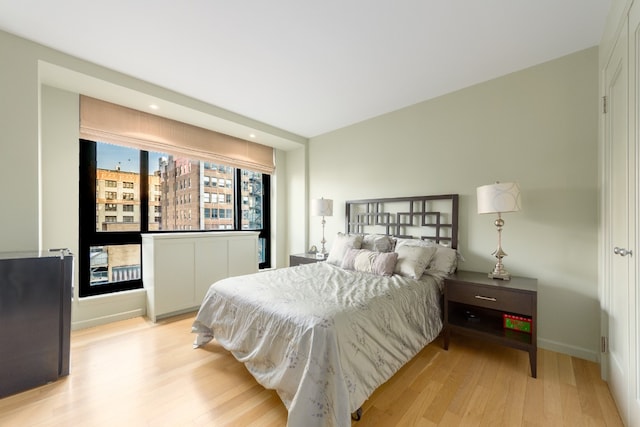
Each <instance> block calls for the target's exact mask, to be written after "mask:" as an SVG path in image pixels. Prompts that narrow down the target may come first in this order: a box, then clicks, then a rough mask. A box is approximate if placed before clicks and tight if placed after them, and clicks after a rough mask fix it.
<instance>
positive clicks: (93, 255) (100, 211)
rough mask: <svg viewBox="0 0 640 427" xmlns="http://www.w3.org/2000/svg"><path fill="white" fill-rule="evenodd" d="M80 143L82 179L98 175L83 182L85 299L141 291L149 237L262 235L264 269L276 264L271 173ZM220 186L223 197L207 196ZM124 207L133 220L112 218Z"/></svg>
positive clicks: (82, 290)
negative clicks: (225, 232) (143, 252)
mask: <svg viewBox="0 0 640 427" xmlns="http://www.w3.org/2000/svg"><path fill="white" fill-rule="evenodd" d="M80 146H81V150H80V153H81V154H80V164H81V168H83V176H89V177H91V178H90V179H89V180H87V181H84V180H83V181H82V182H81V183H80V185H81V189H80V195H81V200H80V205H81V208H80V251H81V254H80V257H79V258H80V276H81V277H80V296H81V297H84V296H90V295H97V294H102V293H110V292H117V291H122V290H128V289H136V288H141V287H142V279H141V275H140V271H141V268H142V267H141V233H144V232H174V231H182V230H185V231H188V230H193V231H204V230H255V231H258V232H259V233H260V234H259V239H258V242H259V254H258V258H259V262H260V265H259V267H260V268H268V267H270V265H269V258H270V257H269V252H270V250H269V247H270V246H269V236H270V232H269V228H270V221H269V216H268V215H265V212H266V213H267V214H268V212H269V203H270V197H269V191H270V190H269V188H270V176H269V175H267V174H263V173H260V172H253V171H248V170H241V169H235V168H233V167H230V166H227V165H219V164H215V163H212V162H204V161H201V160H197V159H188V158H185V157H180V156H175V155H170V154H166V153H155V152H147V151H141V150H138V149H135V148H130V147H123V146H118V145H113V144H107V143H102V142H94V141H88V140H81V141H80ZM92 165H94V166H92ZM141 177H146V178H145V179H141ZM114 183H115V185H114ZM194 183H195V184H196V185H192V184H194ZM207 183H209V184H210V185H207ZM83 186H84V187H83ZM118 187H119V188H123V189H126V191H122V192H121V193H120V198H118V192H117V191H107V190H105V189H106V188H118ZM205 188H206V189H205ZM213 188H215V189H216V191H217V192H218V193H217V195H216V193H208V192H207V191H211V190H210V189H213ZM83 195H85V196H87V197H83ZM88 195H91V196H90V197H88ZM118 205H122V208H118ZM118 209H120V210H119V212H126V213H127V215H122V216H119V215H107V214H106V213H107V212H117V211H118Z"/></svg>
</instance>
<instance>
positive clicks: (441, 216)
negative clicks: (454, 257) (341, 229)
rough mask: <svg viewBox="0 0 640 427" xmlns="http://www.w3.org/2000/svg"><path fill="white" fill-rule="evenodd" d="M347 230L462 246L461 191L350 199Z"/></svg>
mask: <svg viewBox="0 0 640 427" xmlns="http://www.w3.org/2000/svg"><path fill="white" fill-rule="evenodd" d="M345 213H346V221H345V224H346V230H345V231H346V233H352V234H387V235H390V236H395V237H404V238H408V237H412V238H417V239H423V240H430V241H433V242H435V243H440V244H443V245H446V246H450V247H452V248H454V249H457V247H458V195H457V194H444V195H439V196H417V197H394V198H387V199H364V200H348V201H347V202H346V211H345Z"/></svg>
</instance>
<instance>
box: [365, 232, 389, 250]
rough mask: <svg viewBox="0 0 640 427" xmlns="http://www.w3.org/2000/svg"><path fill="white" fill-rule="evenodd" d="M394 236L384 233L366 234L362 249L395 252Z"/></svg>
mask: <svg viewBox="0 0 640 427" xmlns="http://www.w3.org/2000/svg"><path fill="white" fill-rule="evenodd" d="M393 244H394V241H393V238H392V237H390V236H386V235H384V234H365V235H364V237H363V238H362V249H368V250H370V251H375V252H393V246H394V245H393Z"/></svg>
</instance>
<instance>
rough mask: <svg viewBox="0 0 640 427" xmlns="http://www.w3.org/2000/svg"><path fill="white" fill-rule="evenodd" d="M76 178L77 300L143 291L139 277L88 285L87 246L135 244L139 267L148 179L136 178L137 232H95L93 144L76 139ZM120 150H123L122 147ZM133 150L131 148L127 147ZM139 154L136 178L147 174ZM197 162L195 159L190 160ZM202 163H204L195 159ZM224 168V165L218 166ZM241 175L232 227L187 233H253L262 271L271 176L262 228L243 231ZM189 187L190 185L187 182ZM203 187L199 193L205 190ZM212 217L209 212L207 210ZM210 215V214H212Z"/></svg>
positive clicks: (267, 250) (267, 254)
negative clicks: (78, 216)
mask: <svg viewBox="0 0 640 427" xmlns="http://www.w3.org/2000/svg"><path fill="white" fill-rule="evenodd" d="M79 145H80V171H79V172H80V176H81V177H85V179H81V180H80V183H79V198H80V200H79V208H80V209H79V214H80V221H79V250H80V254H79V256H78V260H79V276H80V280H79V282H80V283H79V295H80V297H81V298H84V297H90V296H95V295H103V294H109V293H115V292H122V291H127V290H133V289H141V288H143V282H142V278H140V279H133V280H128V281H124V282H108V283H105V284H97V285H95V284H94V285H91V283H90V282H91V259H90V253H91V247H95V246H118V245H139V246H140V258H141V259H140V266H141V269H142V271H144V265H143V264H142V234H143V233H148V232H149V222H150V220H149V180H148V179H142V178H141V179H140V186H139V187H140V188H139V191H140V194H139V200H140V231H97V230H96V196H97V194H96V193H97V192H96V188H97V187H96V184H97V142H96V141H92V140H88V139H82V138H81V139H80V140H79ZM123 147H126V146H124V145H123ZM129 148H134V147H129ZM138 150H139V153H140V177H146V176H148V175H149V162H148V159H149V152H148V151H145V150H141V149H138ZM194 160H197V159H194ZM199 161H201V162H205V161H204V160H199ZM221 166H225V167H226V165H221ZM242 172H243V169H240V168H234V187H235V188H234V192H233V194H234V199H235V200H232V205H233V206H234V208H233V211H234V213H235V215H233V220H234V221H233V228H232V229H220V230H191V232H194V233H195V232H210V233H225V232H228V231H256V232H258V241H259V246H260V241H261V240H262V241H264V245H263V254H264V259H265V261H264V262H259V264H258V268H259V269H265V268H270V266H271V214H270V213H271V208H270V206H271V176H270V175H269V174H266V173H262V187H263V188H262V192H263V194H262V208H263V209H262V216H263V218H262V225H263V228H262V229H257V230H244V229H243V228H242V208H243V205H242V188H241V187H242V186H241V185H240V183H241V182H242V175H241V174H242ZM189 185H190V183H189ZM204 189H205V186H204V185H203V188H202V189H201V190H202V191H205V190H204ZM211 212H212V214H213V209H212V210H211ZM212 216H213V215H212ZM153 232H154V233H184V232H189V230H160V231H156V230H154V231H153Z"/></svg>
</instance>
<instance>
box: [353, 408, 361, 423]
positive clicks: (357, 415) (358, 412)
mask: <svg viewBox="0 0 640 427" xmlns="http://www.w3.org/2000/svg"><path fill="white" fill-rule="evenodd" d="M361 418H362V408H358V409H356V412H354V413H353V414H351V419H352V420H353V421H360V419H361Z"/></svg>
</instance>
